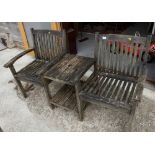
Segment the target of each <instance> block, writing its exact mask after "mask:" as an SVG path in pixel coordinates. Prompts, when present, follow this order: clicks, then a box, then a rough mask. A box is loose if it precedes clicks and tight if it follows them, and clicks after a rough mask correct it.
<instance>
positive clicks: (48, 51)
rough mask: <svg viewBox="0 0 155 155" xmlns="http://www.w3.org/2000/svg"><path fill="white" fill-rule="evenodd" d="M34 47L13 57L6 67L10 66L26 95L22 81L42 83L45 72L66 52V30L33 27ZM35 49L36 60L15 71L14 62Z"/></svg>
mask: <svg viewBox="0 0 155 155" xmlns="http://www.w3.org/2000/svg"><path fill="white" fill-rule="evenodd" d="M31 32H32V40H33V44H34V48H32V49H28V50H26V51H24V52H22V53H20V54H19V55H17V56H15V57H14V58H12V59H11V60H10V61H9V62H8V63H6V64H5V65H4V67H9V68H10V69H11V72H12V73H13V76H14V78H15V80H16V81H17V85H18V86H19V88H20V89H21V92H22V94H23V95H24V97H26V93H25V90H24V89H23V87H22V85H21V82H20V81H26V82H30V83H33V84H38V85H42V86H43V83H42V79H41V78H42V76H43V74H44V73H45V72H46V71H47V70H48V69H49V68H51V66H53V65H54V64H56V63H57V62H58V61H59V60H60V59H61V58H62V57H63V56H64V55H65V54H66V47H65V44H66V39H65V31H64V30H63V31H53V30H34V29H31ZM32 51H34V53H35V60H34V61H33V62H32V63H30V64H29V65H27V66H25V67H24V68H22V69H21V70H20V71H18V72H14V68H13V67H12V66H13V64H14V63H15V62H16V61H17V60H18V59H19V58H20V57H22V56H23V55H25V54H27V53H29V52H32Z"/></svg>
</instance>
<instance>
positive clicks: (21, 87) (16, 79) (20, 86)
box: [9, 65, 27, 98]
mask: <svg viewBox="0 0 155 155" xmlns="http://www.w3.org/2000/svg"><path fill="white" fill-rule="evenodd" d="M9 68H10V70H11V73H12V75H13V77H14V79H15V81H16V83H17V85H18V86H19V89H20V90H21V93H22V94H23V96H24V97H25V98H26V97H27V95H26V92H25V90H24V88H23V86H22V83H21V82H20V80H18V78H16V76H15V75H16V74H17V73H16V71H15V69H14V67H13V65H12V66H10V67H9Z"/></svg>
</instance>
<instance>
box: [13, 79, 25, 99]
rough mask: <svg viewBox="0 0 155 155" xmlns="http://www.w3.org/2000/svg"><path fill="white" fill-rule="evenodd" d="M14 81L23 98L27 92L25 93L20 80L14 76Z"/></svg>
mask: <svg viewBox="0 0 155 155" xmlns="http://www.w3.org/2000/svg"><path fill="white" fill-rule="evenodd" d="M15 81H16V83H17V86H18V87H19V89H20V91H21V93H22V95H23V96H24V98H26V97H27V94H26V91H25V90H24V88H23V86H22V83H21V82H20V80H18V79H17V78H15Z"/></svg>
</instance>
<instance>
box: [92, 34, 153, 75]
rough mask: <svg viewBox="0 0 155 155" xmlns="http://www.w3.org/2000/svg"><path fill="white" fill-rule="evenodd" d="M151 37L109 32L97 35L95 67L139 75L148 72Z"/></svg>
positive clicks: (100, 69) (120, 73) (106, 70)
mask: <svg viewBox="0 0 155 155" xmlns="http://www.w3.org/2000/svg"><path fill="white" fill-rule="evenodd" d="M150 39H151V37H150V36H148V37H147V38H145V37H137V36H129V35H116V34H108V35H101V34H98V33H96V35H95V42H96V45H95V52H94V54H95V55H94V57H95V60H96V64H95V69H96V70H98V71H103V72H107V73H112V74H119V75H125V76H132V77H139V76H141V75H142V74H145V72H146V67H145V64H146V59H145V60H143V53H145V55H146V54H148V46H149V45H150Z"/></svg>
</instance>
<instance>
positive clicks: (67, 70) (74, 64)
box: [44, 54, 94, 85]
mask: <svg viewBox="0 0 155 155" xmlns="http://www.w3.org/2000/svg"><path fill="white" fill-rule="evenodd" d="M93 63H94V59H93V58H87V57H82V56H77V55H73V54H66V55H65V56H64V57H63V58H62V59H61V60H60V61H59V62H58V63H57V64H55V65H54V66H53V67H51V69H49V70H48V71H47V72H46V73H45V75H44V78H47V79H51V80H53V81H58V82H62V83H66V84H70V85H74V84H75V83H76V82H78V81H79V80H80V79H81V77H82V76H83V75H84V74H85V72H86V71H87V70H88V69H89V68H90V67H91V66H92V65H93Z"/></svg>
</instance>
